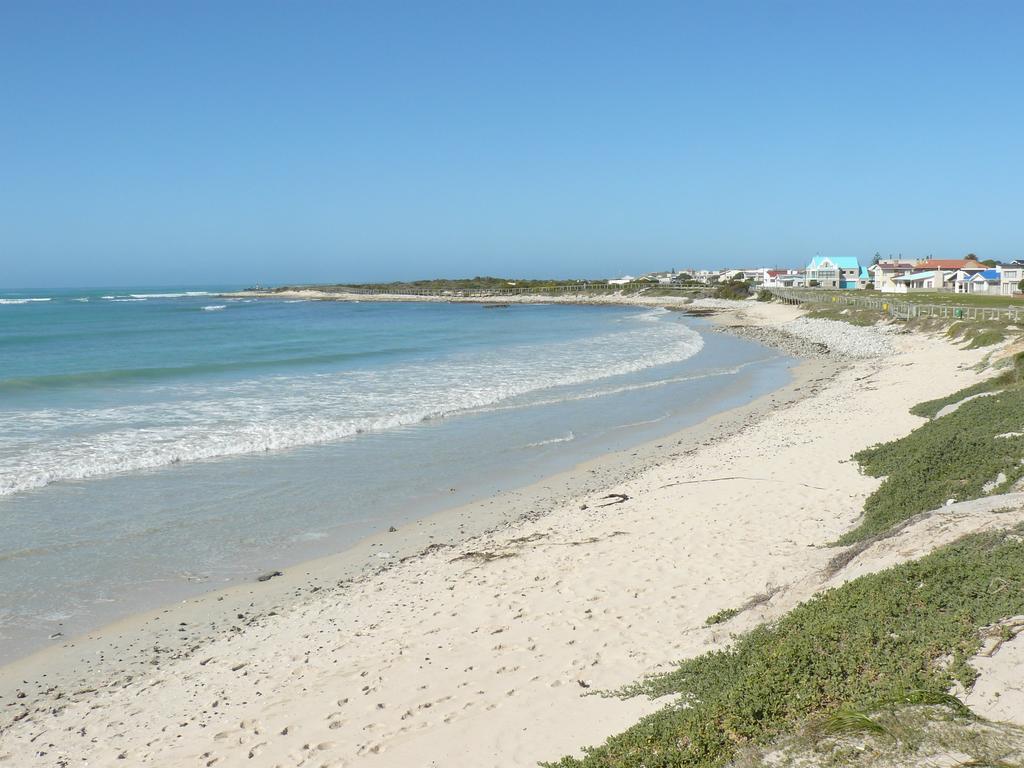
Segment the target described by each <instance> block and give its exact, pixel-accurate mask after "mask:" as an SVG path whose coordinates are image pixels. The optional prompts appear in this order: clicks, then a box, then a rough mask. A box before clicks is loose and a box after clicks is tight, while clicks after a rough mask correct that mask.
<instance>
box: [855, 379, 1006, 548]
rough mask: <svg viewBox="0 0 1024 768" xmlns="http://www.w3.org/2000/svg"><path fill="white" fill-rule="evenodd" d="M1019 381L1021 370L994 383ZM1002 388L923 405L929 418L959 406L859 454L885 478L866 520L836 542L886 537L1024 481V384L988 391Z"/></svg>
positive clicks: (984, 386) (868, 469)
mask: <svg viewBox="0 0 1024 768" xmlns="http://www.w3.org/2000/svg"><path fill="white" fill-rule="evenodd" d="M1018 364H1019V363H1018ZM1018 380H1019V372H1018V369H1017V367H1016V366H1015V368H1014V370H1013V371H1007V372H1006V373H1004V374H1002V375H1001V376H1000V377H997V379H996V381H999V382H1017V381H1018ZM998 386H999V384H995V383H994V384H991V385H990V384H988V383H987V382H982V383H981V384H978V385H975V386H974V387H969V388H967V389H966V390H961V391H960V392H958V393H957V394H956V395H954V396H952V397H950V398H943V400H942V401H930V402H929V403H922V404H921V411H920V412H928V413H931V412H933V411H934V412H936V413H937V412H938V410H939V409H941V407H942V404H946V403H949V402H953V403H957V402H959V403H960V405H959V407H958V408H957V409H956V410H955V411H953V412H952V413H948V414H946V415H945V416H942V417H940V418H934V419H932V420H931V421H929V422H927V423H926V424H923V425H922V426H920V427H918V428H917V429H915V430H914V431H913V432H911V433H910V434H909V435H906V436H905V437H901V438H899V439H897V440H893V441H890V442H888V443H883V444H881V445H875V446H872V447H870V448H867V449H865V450H862V451H859V452H858V453H856V454H854V456H853V458H854V460H856V461H857V462H858V463H859V464H860V466H861V468H862V470H863V471H864V472H865V473H866V474H868V475H870V476H872V477H880V478H884V479H883V480H882V484H881V485H880V486H879V487H878V488H877V489H876V490H875V491H874V493H872V494H871V495H870V496H868V498H867V500H866V501H865V502H864V514H863V517H862V518H861V520H860V523H859V524H858V525H857V527H856V528H854V529H853V530H851V531H849V532H848V533H846V534H845V535H844V536H842V537H841V538H840V539H839V542H838V543H839V544H853V543H855V542H858V541H862V540H864V539H867V538H870V537H872V536H876V535H878V534H881V533H884V532H885V531H888V530H889V529H890V528H892V527H893V526H894V525H897V524H899V523H901V522H903V521H905V520H907V519H909V518H911V517H913V516H914V515H917V514H919V513H921V512H927V511H929V510H934V509H938V508H939V507H942V506H943V505H944V504H946V503H947V502H948V500H950V499H953V500H955V501H967V500H970V499H977V498H980V497H982V496H986V495H989V494H992V493H1005V492H1006V491H1007V490H1009V489H1010V488H1011V487H1012V486H1013V485H1014V484H1015V483H1016V482H1017V481H1018V480H1019V479H1020V478H1021V477H1022V476H1024V465H1022V464H1021V458H1022V457H1024V434H1022V433H1021V432H1020V431H1019V430H1021V427H1022V425H1024V397H1022V396H1021V395H1022V392H1024V387H1022V385H1020V384H1019V383H1013V384H1012V385H1010V386H1005V387H1003V388H1002V389H994V390H993V389H989V387H998ZM988 391H992V392H993V394H992V395H990V396H988V397H978V398H975V399H972V400H967V401H966V402H962V401H963V400H964V398H965V397H968V396H969V394H981V393H983V392H988ZM968 393H969V394H968ZM940 403H942V404H940Z"/></svg>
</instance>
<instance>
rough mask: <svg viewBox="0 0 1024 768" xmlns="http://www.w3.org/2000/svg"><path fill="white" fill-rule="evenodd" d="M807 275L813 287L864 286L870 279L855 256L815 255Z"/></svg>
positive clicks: (808, 281)
mask: <svg viewBox="0 0 1024 768" xmlns="http://www.w3.org/2000/svg"><path fill="white" fill-rule="evenodd" d="M862 274H863V275H864V278H863V279H862V278H861V275H862ZM806 277H807V285H809V286H811V287H812V288H813V287H819V288H863V287H864V284H865V282H866V281H867V280H868V279H869V275H868V274H867V271H866V270H863V269H862V268H861V266H860V262H858V261H857V258H856V257H855V256H815V257H814V258H813V259H811V263H810V264H808V265H807V272H806ZM815 282H816V283H817V286H815V285H814V283H815Z"/></svg>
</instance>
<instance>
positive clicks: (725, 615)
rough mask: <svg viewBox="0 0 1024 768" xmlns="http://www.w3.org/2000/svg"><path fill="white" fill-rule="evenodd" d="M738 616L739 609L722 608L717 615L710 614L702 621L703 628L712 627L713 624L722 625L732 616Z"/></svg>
mask: <svg viewBox="0 0 1024 768" xmlns="http://www.w3.org/2000/svg"><path fill="white" fill-rule="evenodd" d="M739 615H740V609H739V608H723V609H722V610H720V611H719V612H718V613H712V614H711V615H710V616H708V617H707V618H706V619H704V626H705V627H712V626H714V625H715V624H722V623H724V622H726V621H728V620H729V619H731V618H733V617H734V616H739Z"/></svg>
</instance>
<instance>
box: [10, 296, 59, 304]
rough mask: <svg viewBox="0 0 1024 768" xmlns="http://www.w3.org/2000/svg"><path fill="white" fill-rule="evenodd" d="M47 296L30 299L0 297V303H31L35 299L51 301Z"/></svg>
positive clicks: (35, 300)
mask: <svg viewBox="0 0 1024 768" xmlns="http://www.w3.org/2000/svg"><path fill="white" fill-rule="evenodd" d="M51 300H52V299H51V298H50V297H49V296H46V297H43V298H32V299H0V304H32V303H34V302H37V301H51Z"/></svg>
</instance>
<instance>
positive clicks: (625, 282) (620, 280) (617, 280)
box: [608, 275, 636, 285]
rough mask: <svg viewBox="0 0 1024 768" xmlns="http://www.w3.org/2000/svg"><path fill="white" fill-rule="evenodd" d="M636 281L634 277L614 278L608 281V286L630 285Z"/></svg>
mask: <svg viewBox="0 0 1024 768" xmlns="http://www.w3.org/2000/svg"><path fill="white" fill-rule="evenodd" d="M634 280H636V278H635V277H633V276H632V275H623V276H622V277H614V278H612V279H611V280H609V281H608V285H628V284H629V283H632V282H633V281H634Z"/></svg>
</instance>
